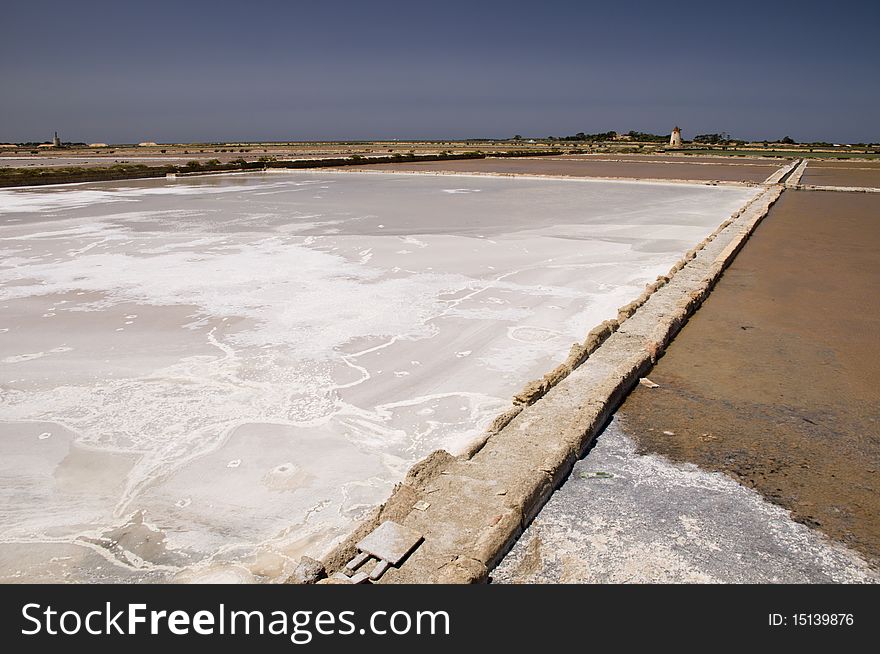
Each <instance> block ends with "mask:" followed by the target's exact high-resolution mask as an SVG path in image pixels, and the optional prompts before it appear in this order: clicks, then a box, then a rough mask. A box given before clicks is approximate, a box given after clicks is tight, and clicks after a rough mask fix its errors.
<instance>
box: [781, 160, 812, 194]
mask: <svg viewBox="0 0 880 654" xmlns="http://www.w3.org/2000/svg"><path fill="white" fill-rule="evenodd" d="M795 163H797V162H795ZM806 169H807V160H806V159H804V160H803V161H801V162H800V163H799V164H797V168H795V170H794V172H793V173H792V174H791V177H789V178H788V179H787V180H785V186H786V188H796V187H797V185H798V184H799V183H800V181H801V177H803V175H804V171H805V170H806ZM780 179H781V178H780Z"/></svg>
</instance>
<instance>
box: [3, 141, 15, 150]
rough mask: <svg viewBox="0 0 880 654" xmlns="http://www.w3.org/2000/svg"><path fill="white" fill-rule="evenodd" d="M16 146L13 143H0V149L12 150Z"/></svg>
mask: <svg viewBox="0 0 880 654" xmlns="http://www.w3.org/2000/svg"><path fill="white" fill-rule="evenodd" d="M17 147H18V146H17V145H16V144H15V143H0V149H4V150H5V149H12V148H17Z"/></svg>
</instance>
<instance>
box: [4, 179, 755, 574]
mask: <svg viewBox="0 0 880 654" xmlns="http://www.w3.org/2000/svg"><path fill="white" fill-rule="evenodd" d="M453 180H454V181H453ZM451 185H454V186H455V188H449V186H451ZM756 192H757V191H756V190H755V189H745V188H721V187H706V186H688V185H656V184H655V185H651V184H634V183H621V182H593V181H585V180H552V179H537V178H531V179H511V178H491V177H479V178H477V177H468V176H458V177H454V178H453V177H449V176H442V177H440V176H418V175H390V174H389V175H375V174H364V173H344V174H339V173H336V174H334V173H327V172H319V173H314V172H303V173H290V174H269V175H259V174H255V175H239V176H214V177H204V178H188V179H178V180H144V181H139V182H125V183H124V184H118V183H102V184H85V185H71V186H63V187H55V188H29V189H17V190H4V191H0V324H2V325H3V329H2V330H0V500H2V501H0V580H31V581H41V580H55V581H58V580H64V579H71V580H83V581H130V580H147V579H157V580H162V579H180V580H209V579H234V580H241V581H248V580H280V579H283V578H284V577H285V575H286V574H287V573H289V572H290V570H291V569H292V565H294V564H295V562H296V560H297V559H298V558H299V556H300V555H302V554H309V555H312V556H318V555H320V554H321V553H322V552H324V551H326V550H327V549H328V548H329V547H330V546H331V545H332V544H333V543H334V542H335V541H336V540H338V539H339V538H341V537H342V536H344V535H345V533H346V532H347V530H348V529H350V528H351V525H352V523H353V522H354V521H356V520H357V519H358V518H359V517H361V516H363V515H364V513H365V512H366V511H368V510H369V509H370V508H371V507H372V506H374V505H375V504H377V503H378V502H381V501H382V500H383V499H384V498H385V497H386V496H387V495H388V493H389V491H390V489H391V487H392V486H393V484H394V483H395V482H397V481H399V480H400V479H401V478H402V477H403V475H404V474H405V472H406V470H407V469H408V467H409V466H410V465H411V464H412V463H413V462H414V461H416V460H418V459H419V458H421V457H423V456H424V455H426V454H427V453H428V452H430V451H432V450H434V449H437V448H446V449H448V450H450V451H453V452H455V451H459V450H461V449H462V448H464V447H466V446H467V444H468V443H469V442H470V441H471V440H472V439H474V438H475V437H477V436H478V435H479V433H480V432H481V430H482V429H483V428H484V427H485V425H486V424H487V423H488V422H489V421H491V419H492V418H493V417H494V416H495V415H497V414H498V413H499V412H500V411H502V410H504V409H505V408H506V407H507V406H508V404H509V402H510V397H511V396H512V395H513V394H514V393H515V392H516V391H518V390H519V389H520V388H521V387H522V386H523V384H524V383H525V382H526V381H528V380H530V379H532V378H535V377H538V376H540V375H541V374H542V373H543V372H545V371H546V370H548V369H550V368H551V367H553V366H554V365H555V364H556V363H557V362H558V361H560V360H561V359H563V358H564V357H565V355H566V353H567V351H568V347H569V345H570V344H571V343H572V342H573V341H575V340H581V339H582V338H583V337H584V335H585V334H586V332H587V331H589V329H590V328H591V327H593V326H595V325H596V324H597V323H599V322H601V321H602V320H604V319H606V318H609V317H611V316H613V315H615V314H616V309H617V307H618V306H620V305H623V304H626V303H627V302H628V301H630V300H631V299H632V298H633V297H635V296H636V295H638V293H639V292H640V291H641V290H642V287H643V286H644V284H645V283H647V282H649V281H652V280H653V279H654V278H655V277H656V276H657V275H658V274H661V273H663V272H666V271H667V270H668V269H669V267H670V266H671V265H672V263H674V261H675V260H677V259H678V257H679V256H680V255H681V253H683V252H684V251H686V250H687V249H688V248H690V247H691V246H692V245H693V244H694V243H696V242H697V241H699V240H700V239H702V238H703V237H704V236H705V235H706V234H708V233H709V232H711V231H712V230H713V229H714V228H715V227H716V226H717V225H718V224H719V223H720V222H721V221H723V220H724V219H725V218H727V217H728V216H729V215H730V214H731V213H732V212H733V211H735V210H736V209H737V208H739V207H740V206H741V205H743V204H744V203H745V202H746V201H748V200H749V199H750V198H752V197H753V196H754V195H755V194H756ZM44 316H45V317H44ZM48 435H51V438H49V437H48Z"/></svg>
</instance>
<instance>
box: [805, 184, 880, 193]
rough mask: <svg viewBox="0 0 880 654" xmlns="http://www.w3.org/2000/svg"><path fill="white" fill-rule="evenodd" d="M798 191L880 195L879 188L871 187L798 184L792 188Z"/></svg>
mask: <svg viewBox="0 0 880 654" xmlns="http://www.w3.org/2000/svg"><path fill="white" fill-rule="evenodd" d="M792 188H796V189H797V190H799V191H842V192H844V193H880V188H876V187H873V186H817V185H815V184H798V185H797V186H793V187H792Z"/></svg>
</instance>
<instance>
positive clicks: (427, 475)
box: [288, 185, 783, 583]
mask: <svg viewBox="0 0 880 654" xmlns="http://www.w3.org/2000/svg"><path fill="white" fill-rule="evenodd" d="M782 191H783V187H782V186H781V185H776V186H773V187H769V188H767V189H765V190H764V191H763V192H762V193H760V194H759V195H757V196H756V197H754V198H752V199H751V200H750V201H749V202H747V203H746V204H745V205H744V206H743V207H741V208H740V209H738V210H737V211H736V212H734V214H733V215H732V216H731V217H730V218H728V219H727V220H725V221H724V222H723V223H722V224H721V225H720V226H719V227H718V228H717V229H716V230H715V231H714V232H712V234H710V235H709V236H708V237H706V238H705V239H704V240H703V241H701V242H700V243H699V244H697V245H696V246H695V247H694V248H692V249H691V250H689V251H688V252H687V253H686V254H685V255H684V256H683V257H682V259H680V260H679V262H678V263H676V264H675V265H674V266H673V268H672V270H670V274H669V275H667V276H661V277H659V278H658V281H657V282H654V283H652V284H649V285H648V286H647V287H646V289H645V291H644V292H643V294H642V296H640V297H639V298H637V299H636V300H635V301H633V302H631V303H630V304H628V305H626V306H625V307H623V308H621V310H620V313H619V314H618V318H617V319H615V320H611V321H606V322H604V323H602V324H601V325H599V326H598V327H597V328H595V329H593V330H591V332H590V334H589V335H588V337H587V339H586V340H585V341H584V343H583V344H575V346H573V347H572V352H571V353H570V354H569V360H567V361H566V363H564V364H562V365H561V366H559V367H557V368H556V369H555V370H554V371H553V372H552V373H549V374H551V375H553V374H554V373H556V372H557V371H559V370H560V368H563V367H566V368H567V367H570V369H567V370H566V371H565V375H564V376H562V377H561V378H559V379H557V380H556V383H557V384H558V383H559V381H561V380H563V379H565V377H567V376H568V374H569V373H571V372H572V371H573V370H574V369H576V368H577V367H578V366H579V365H581V364H583V363H584V362H585V361H587V360H588V359H589V354H587V355H586V356H584V354H585V353H586V352H587V351H589V352H590V353H593V352H595V351H596V350H598V349H599V347H600V346H601V345H602V343H604V342H605V341H606V340H607V339H608V338H609V337H610V336H611V335H613V334H614V333H615V332H616V331H617V330H618V329H619V327H620V326H621V325H622V324H623V323H624V322H625V321H626V320H628V319H629V318H631V317H632V316H633V315H635V314H636V312H637V311H638V309H639V308H641V307H642V306H644V304H645V303H646V302H647V301H648V300H649V299H650V298H651V296H652V295H653V294H654V293H656V292H657V291H658V290H659V289H660V288H663V287H665V286H667V285H668V284H670V283H674V280H673V278H674V276H675V275H676V273H678V272H679V271H681V270H683V269H684V268H685V267H686V266H687V265H688V263H690V262H691V261H692V260H694V259H695V258H696V256H697V254H698V253H699V252H700V251H701V250H703V249H704V248H705V247H706V245H708V244H709V243H711V242H712V241H713V240H715V238H717V237H718V235H719V234H721V233H722V232H723V231H724V230H726V229H728V228H732V229H734V230H735V229H736V228H737V227H739V231H738V232H737V233H734V236H733V238H732V240H731V242H730V243H729V244H728V245H727V246H726V247H725V248H724V249H723V250H722V251H721V253H720V254H719V255H718V256H717V257H716V258H715V260H714V261H713V262H712V264H711V269H710V271H709V274H708V275H707V276H705V277H703V278H702V280H701V282H700V284H699V287H698V288H696V289H693V290H691V291H690V292H689V293H688V294H687V296H688V299H687V301H686V302H685V303H684V304H683V305H681V306H679V307H678V309H679V311H678V315H675V316H673V317H671V319H670V317H669V316H665V317H664V320H663V321H662V322H663V325H665V327H664V329H663V331H662V333H659V334H653V335H652V336H653V338H654V345H653V347H650V348H644V351H643V352H641V353H640V355H641V356H640V364H639V365H638V366H636V369H635V372H634V374H630V375H628V376H626V377H625V378H623V379H620V380H618V383H616V384H615V385H614V388H613V389H612V390H611V391H610V392H608V393H607V394H606V395H605V396H604V397H602V398H601V400H600V402H601V404H602V407H601V409H600V410H599V411H598V413H597V414H596V415H595V417H594V419H593V420H592V422H591V424H590V425H588V426H586V427H585V429H583V430H582V432H583V437H582V439H581V442H580V443H579V444H578V447H577V448H576V449H577V454H578V455H579V454H580V453H581V452H583V451H584V450H585V448H586V447H587V446H588V445H589V443H590V442H592V440H593V439H594V438H595V436H596V435H597V434H598V431H599V430H600V429H601V426H602V425H603V424H604V422H605V421H606V420H607V419H608V418H609V417H610V415H611V414H612V413H613V411H614V410H616V408H617V406H618V404H619V402H620V401H622V399H623V398H624V397H625V395H626V393H627V392H628V391H629V390H630V389H631V388H632V386H633V385H634V384H635V383H636V381H637V379H638V375H639V374H640V372H641V371H642V370H644V369H647V367H649V366H650V365H651V364H653V363H654V362H655V361H656V358H657V355H658V354H659V353H660V352H661V351H662V350H663V349H664V348H665V347H666V345H667V344H668V343H669V341H671V339H672V338H673V337H674V336H675V334H676V333H677V332H678V330H679V329H680V328H681V326H682V325H683V324H684V322H686V321H687V319H688V317H690V315H692V314H693V312H694V311H696V309H697V308H698V307H699V306H700V304H702V301H703V300H704V299H705V298H706V296H708V294H709V292H710V291H711V289H712V287H713V286H714V284H715V282H716V281H717V279H718V277H720V276H721V273H722V272H723V271H724V269H725V268H726V267H727V265H728V264H729V263H730V261H732V260H733V258H734V257H735V256H736V254H737V253H738V252H739V249H740V248H741V247H742V246H743V245H744V244H745V241H746V240H747V239H748V237H749V236H750V235H751V233H752V231H754V229H755V227H756V226H757V225H758V224H759V223H760V221H761V220H762V219H763V218H764V216H766V215H767V213H768V212H769V210H770V207H771V206H772V205H773V203H775V202H776V200H777V199H778V198H779V195H780V194H781V193H782ZM756 206H758V207H759V208H758V210H757V212H756V213H755V215H754V216H750V217H747V218H746V219H745V220H744V221H743V224H742V225H739V226H737V225H734V223H736V221H737V220H740V219H742V218H743V216H744V215H745V214H747V213H749V211H750V210H751V209H752V208H754V207H756ZM661 280H664V281H662V282H661ZM686 283H687V282H683V283H682V285H683V286H684V285H685V284H686ZM612 325H616V326H615V327H614V328H613V329H612ZM579 347H580V348H582V349H576V348H579ZM590 348H592V349H590ZM581 357H583V358H581ZM575 359H580V360H579V362H578V363H577V364H576V365H572V363H573V361H574V360H575ZM566 364H568V366H567V365H566ZM545 377H546V376H545ZM554 385H555V384H554ZM550 390H552V387H551V388H550V389H547V391H545V392H544V394H546V393H547V392H549V391H550ZM542 396H543V394H542ZM526 409H533V410H539V409H540V403H532V404H530V405H525V404H515V405H514V406H512V407H511V408H510V409H508V410H507V411H505V412H504V413H502V414H501V415H499V416H498V417H497V418H496V419H495V420H494V421H493V422H492V424H491V425H490V426H489V428H488V429H487V430H486V432H485V434H484V437H483V438H481V439H479V441H478V442H477V444H476V445H475V446H474V447H472V448H471V449H470V450H469V451H468V452H466V453H464V454H462V455H460V456H458V457H454V456H452V455H451V454H449V453H448V452H446V451H445V450H436V451H434V452H432V453H431V454H429V455H428V456H427V457H426V458H424V459H422V460H421V461H419V462H417V463H416V464H415V465H413V467H412V468H411V469H410V470H409V472H408V473H407V475H406V477H405V479H404V480H403V481H402V482H400V483H398V484H397V485H396V486H395V487H394V489H393V490H392V492H391V495H390V497H389V499H388V500H387V501H386V502H385V503H383V504H381V505H379V506H378V507H376V508H374V509H373V510H372V511H371V512H370V514H369V515H368V516H367V517H366V518H365V519H364V520H362V521H361V523H360V524H358V526H357V527H355V529H354V530H353V531H352V532H351V533H350V534H349V535H348V536H347V537H346V538H345V539H344V540H343V541H342V542H340V543H339V544H338V545H336V546H335V547H334V548H333V549H332V550H331V551H330V552H329V553H328V554H326V555H325V556H324V557H323V559H322V562H323V563H324V566H325V568H326V569H327V571H328V574H332V572H333V571H337V570H340V569H341V568H342V567H343V566H344V565H345V564H346V562H348V561H349V560H351V558H352V557H353V556H354V555H355V554H356V553H357V547H356V545H357V543H358V542H359V541H360V540H361V539H363V537H364V536H366V535H367V534H368V533H370V532H371V531H372V530H373V529H375V528H376V527H377V526H378V525H379V524H381V522H383V521H385V520H394V521H396V522H401V523H402V522H403V521H404V520H405V518H406V517H407V515H408V514H410V513H411V512H412V510H413V504H415V502H416V501H417V500H418V499H419V498H420V497H421V496H423V495H424V493H426V492H429V493H430V492H432V490H431V489H429V488H428V487H429V485H430V483H431V482H432V480H435V479H437V478H438V476H439V475H441V474H444V473H446V472H447V470H446V469H447V468H448V467H449V466H450V465H451V464H454V463H456V462H462V461H468V460H470V459H472V458H473V457H474V455H475V454H476V453H478V452H479V451H480V450H481V449H482V447H483V446H484V445H485V444H486V443H487V442H488V441H489V440H490V439H491V438H492V437H494V436H497V435H498V434H500V433H501V432H502V431H503V430H504V429H505V428H506V427H507V426H508V425H509V424H510V422H511V421H512V420H514V418H516V417H517V416H518V415H519V414H520V413H522V412H523V411H524V410H526ZM575 460H576V457H573V456H571V453H570V452H569V453H567V454H564V455H563V456H562V458H561V459H560V460H558V461H556V462H554V464H553V465H552V466H551V469H546V468H542V469H541V470H538V471H536V474H537V475H538V476H539V477H541V478H542V479H540V480H538V481H537V482H536V489H535V491H536V492H534V493H532V494H531V495H530V496H529V498H528V499H527V502H526V503H525V504H524V505H523V506H522V507H520V511H518V512H517V515H516V516H515V517H516V519H514V520H512V521H511V520H507V521H504V524H502V525H500V526H501V527H502V528H501V529H500V530H499V529H495V532H500V533H495V534H493V537H492V538H491V539H490V542H484V543H482V548H481V549H482V550H483V552H484V554H485V556H484V558H485V559H486V560H485V561H479V560H477V559H475V558H473V557H469V556H458V557H456V558H455V560H454V561H451V562H450V564H449V565H448V566H446V567H445V568H444V572H443V574H442V577H440V578H439V579H438V578H435V577H432V576H431V575H429V574H427V573H426V574H425V575H424V576H423V577H422V581H423V582H436V581H440V582H442V583H479V582H482V581H485V579H486V578H487V576H488V572H489V570H490V569H491V568H492V567H494V565H495V564H497V563H498V562H499V561H500V559H501V557H502V556H503V555H504V553H506V552H507V550H508V549H509V548H510V546H511V545H512V544H513V542H515V539H516V538H517V537H518V536H519V534H520V533H522V530H523V529H524V528H525V526H526V525H527V524H528V522H530V521H531V519H532V518H533V517H534V516H535V515H536V514H537V512H538V511H539V510H540V508H541V507H542V506H543V505H544V503H545V502H546V500H547V499H548V498H549V496H550V494H551V493H552V492H553V490H555V488H556V486H557V485H558V483H561V481H562V480H563V479H564V478H565V476H566V475H567V474H568V472H569V471H570V469H571V466H573V465H574V462H575ZM545 482H547V483H545ZM493 527H495V525H493ZM288 581H290V580H288Z"/></svg>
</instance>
